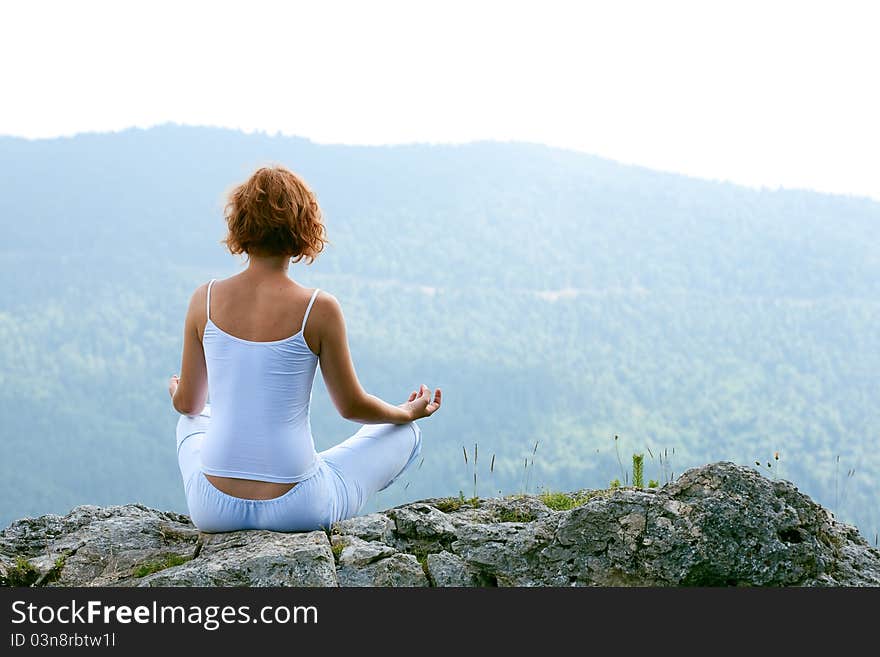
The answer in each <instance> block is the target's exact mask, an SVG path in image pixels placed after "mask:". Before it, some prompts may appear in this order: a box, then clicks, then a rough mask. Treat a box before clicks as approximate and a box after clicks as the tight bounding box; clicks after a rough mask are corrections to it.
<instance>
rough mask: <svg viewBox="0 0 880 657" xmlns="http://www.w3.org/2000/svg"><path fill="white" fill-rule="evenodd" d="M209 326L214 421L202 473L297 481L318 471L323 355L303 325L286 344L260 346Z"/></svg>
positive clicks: (208, 359) (204, 342)
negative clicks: (316, 411) (315, 404)
mask: <svg viewBox="0 0 880 657" xmlns="http://www.w3.org/2000/svg"><path fill="white" fill-rule="evenodd" d="M213 284H214V279H211V282H210V283H208V301H207V306H208V309H207V310H208V321H207V322H206V324H205V334H204V336H203V338H202V345H203V347H204V350H205V363H206V365H207V368H208V391H209V395H210V400H211V422H210V424H209V425H208V430H207V431H206V433H205V439H204V441H203V443H202V472H204V473H206V474H209V475H216V476H218V477H235V478H238V479H255V480H258V481H272V482H277V483H293V482H297V481H302V480H303V479H307V478H308V477H309V476H311V475H312V474H313V473H314V472H315V468H316V467H317V458H316V453H315V442H314V439H313V438H312V426H311V421H310V416H309V404H310V402H311V400H312V383H313V382H314V379H315V369H316V367H317V364H318V356H317V355H315V353H314V352H313V351H312V350H311V349H309V346H308V345H307V344H306V341H305V338H304V337H303V331H304V330H305V327H306V320H308V318H309V312H310V311H311V310H312V304H314V303H315V298H316V297H317V296H318V289H315V291H314V292H313V293H312V298H311V299H310V300H309V305H308V307H307V308H306V314H305V316H304V317H303V322H302V327H301V328H300V330H299V332H298V333H296V334H295V335H291V336H290V337H289V338H284V339H283V340H272V341H270V342H254V341H252V340H243V339H242V338H237V337H235V336H234V335H230V334H229V333H226V332H225V331H223V330H222V329H220V328H219V327H218V326H217V325H216V324H214V322H212V321H211V286H212V285H213Z"/></svg>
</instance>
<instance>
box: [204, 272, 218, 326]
mask: <svg viewBox="0 0 880 657" xmlns="http://www.w3.org/2000/svg"><path fill="white" fill-rule="evenodd" d="M215 280H217V279H215V278H212V279H211V280H210V281H209V282H208V298H207V300H206V302H205V311H206V313H207V316H208V319H211V286H212V285H213V284H214V281H215Z"/></svg>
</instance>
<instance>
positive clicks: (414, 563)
mask: <svg viewBox="0 0 880 657" xmlns="http://www.w3.org/2000/svg"><path fill="white" fill-rule="evenodd" d="M336 574H337V577H338V578H339V586H428V578H427V577H426V576H425V571H424V570H422V564H420V563H419V560H418V559H416V558H415V557H414V556H413V555H411V554H404V553H402V552H395V553H394V554H392V555H391V556H390V557H387V558H385V559H380V560H379V561H375V562H373V563H370V564H367V565H364V566H343V565H340V567H339V569H338V570H337V571H336Z"/></svg>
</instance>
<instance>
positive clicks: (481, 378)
mask: <svg viewBox="0 0 880 657" xmlns="http://www.w3.org/2000/svg"><path fill="white" fill-rule="evenodd" d="M267 162H280V163H283V164H285V165H286V166H289V167H290V168H292V169H294V170H296V171H298V172H299V173H301V174H302V175H303V176H304V177H305V179H306V180H307V181H309V183H310V184H311V185H312V187H313V188H314V189H315V191H316V193H317V195H318V197H319V201H320V202H321V204H322V207H323V208H324V212H325V216H326V222H327V229H328V234H329V237H330V239H331V242H332V243H331V245H330V246H329V247H328V248H327V250H326V251H325V253H324V254H322V256H321V257H320V258H319V259H318V261H317V262H316V263H315V264H314V265H312V266H310V267H309V266H305V265H302V264H299V265H294V266H292V268H291V275H292V276H293V277H294V278H296V279H297V280H299V281H300V282H302V283H303V284H305V285H308V286H319V287H321V288H324V289H327V290H329V291H330V292H332V293H333V294H334V295H336V297H337V298H338V299H339V300H340V302H341V303H342V305H343V308H344V310H345V313H346V317H347V320H348V323H349V337H350V340H351V345H352V352H353V355H354V358H355V364H356V366H357V369H358V373H359V376H360V378H361V380H362V382H363V383H364V385H365V387H367V389H368V390H369V391H370V392H373V393H375V394H378V395H380V396H383V397H384V398H386V399H388V400H389V401H393V402H395V403H397V402H400V401H403V400H404V399H405V397H406V395H407V393H408V392H409V391H410V390H411V389H414V388H415V387H416V386H417V385H418V384H419V383H426V384H427V385H429V386H432V387H434V386H441V387H443V389H444V393H445V396H444V408H443V409H442V410H441V412H440V413H438V414H437V415H436V416H435V417H433V418H430V419H426V420H422V421H421V423H422V427H423V430H424V438H425V445H424V449H423V456H424V463H423V464H422V466H421V468H420V469H419V470H418V471H416V472H412V473H411V474H410V475H409V476H408V477H407V478H405V480H404V482H403V483H402V484H400V485H397V486H395V487H393V488H392V489H390V490H388V491H385V492H384V493H382V497H381V498H380V499H379V500H377V501H376V505H377V506H388V505H390V504H395V503H399V502H403V501H406V500H411V499H416V498H419V497H425V496H434V495H449V494H453V495H455V494H457V493H458V491H459V490H463V491H464V492H465V493H466V494H468V495H469V494H471V492H472V489H473V474H472V470H471V469H470V465H472V464H470V465H468V466H466V465H465V463H464V459H463V456H462V446H463V445H465V446H467V447H468V450H470V451H472V450H473V445H474V444H475V443H478V444H479V452H480V459H479V462H478V468H479V472H478V474H479V477H478V485H479V491H478V492H479V493H480V494H481V495H488V494H491V493H492V492H497V491H498V490H501V491H503V492H504V493H509V492H519V491H522V490H524V489H525V488H526V486H528V488H529V490H531V491H534V490H536V489H538V488H539V487H544V488H548V489H553V490H560V489H573V488H581V487H589V486H605V485H607V484H608V481H609V480H610V479H613V478H615V477H620V478H622V475H621V470H620V467H619V465H618V460H617V453H616V449H615V448H617V450H619V452H620V454H621V458H622V459H623V461H624V465H626V462H627V461H628V459H629V456H630V454H631V453H632V452H633V451H639V452H642V451H644V452H645V453H646V454H648V453H649V452H648V450H650V453H651V454H653V455H654V456H655V458H653V459H652V458H650V457H646V478H654V479H662V478H664V476H668V475H669V470H670V469H671V470H672V471H674V473H679V472H682V471H683V470H684V469H686V468H688V467H691V466H694V465H699V464H702V463H705V462H707V461H714V460H721V459H727V460H732V461H735V462H737V463H741V464H749V463H751V464H754V462H755V460H756V459H759V460H761V461H762V462H764V463H766V462H767V461H768V460H769V461H772V463H773V468H772V469H771V472H772V473H775V472H776V471H777V470H778V469H779V467H780V466H781V468H782V472H781V474H782V476H783V477H785V478H787V479H791V480H792V481H794V482H795V483H796V484H797V485H798V486H799V487H800V488H801V489H802V490H804V491H805V492H807V493H808V494H810V495H812V496H814V497H815V498H816V499H817V500H818V501H820V502H821V503H823V504H825V505H826V506H828V507H830V508H832V509H834V510H835V511H836V512H837V514H838V515H839V516H841V517H843V518H844V519H846V520H849V521H852V522H855V523H857V524H858V525H859V527H860V528H861V529H862V531H863V533H865V535H866V536H868V537H869V538H870V539H871V540H872V541H873V538H874V533H875V532H876V531H877V530H878V529H880V505H878V504H877V498H878V493H880V484H878V479H880V455H878V449H877V445H878V437H880V413H878V411H877V400H878V399H880V377H878V373H880V332H878V331H877V329H876V327H877V326H878V325H880V203H876V202H872V201H869V200H866V199H860V198H851V197H840V196H830V195H821V194H815V193H809V192H800V191H767V190H763V191H758V190H751V189H746V188H742V187H737V186H734V185H730V184H722V183H713V182H707V181H701V180H696V179H691V178H685V177H682V176H675V175H670V174H663V173H657V172H653V171H650V170H646V169H641V168H636V167H626V166H622V165H619V164H616V163H613V162H609V161H606V160H602V159H599V158H595V157H591V156H588V155H583V154H579V153H574V152H567V151H562V150H556V149H551V148H547V147H543V146H538V145H532V144H517V143H511V144H502V143H476V144H470V145H464V146H427V145H413V146H398V147H345V146H326V145H317V144H313V143H310V142H308V141H305V140H302V139H295V138H285V137H270V136H267V135H262V134H254V135H245V134H242V133H237V132H234V131H228V130H221V129H211V128H191V127H180V126H170V125H168V126H162V127H157V128H152V129H149V130H136V129H132V130H127V131H124V132H120V133H113V134H87V135H79V136H76V137H73V138H62V139H52V140H40V141H28V140H22V139H16V138H0V221H2V227H3V234H4V237H5V239H4V240H3V243H2V245H0V258H2V268H0V271H2V288H0V289H2V292H0V419H2V423H0V440H2V445H3V458H2V459H0V525H5V524H6V523H7V522H9V521H10V520H12V519H14V518H17V517H21V516H24V515H35V514H39V513H46V512H63V511H66V510H68V509H69V507H70V506H72V505H74V504H80V503H93V504H109V503H123V502H130V501H141V502H144V503H146V504H149V505H152V506H156V507H162V508H172V509H177V510H181V511H183V510H185V505H184V501H183V493H182V486H181V485H180V482H179V481H178V479H179V474H178V472H177V469H176V461H175V457H174V425H175V422H176V417H177V416H176V414H175V413H174V411H173V409H172V408H171V406H170V402H169V400H168V396H167V393H166V391H165V381H166V379H167V376H168V375H169V374H171V373H172V372H176V371H177V370H178V368H179V358H180V346H181V333H182V320H183V316H184V313H185V310H186V305H187V302H188V300H189V297H190V294H191V293H192V291H193V289H194V288H195V287H196V286H197V285H199V284H200V283H202V282H204V281H206V280H208V279H210V278H212V277H223V276H226V275H228V274H230V273H234V272H235V271H237V270H238V269H239V267H240V266H241V265H240V263H239V261H238V260H237V259H236V258H233V257H232V256H229V255H228V254H226V252H225V251H224V248H223V246H222V245H221V244H220V243H219V241H220V239H221V238H222V237H223V235H224V232H223V228H224V226H223V221H222V205H223V202H224V192H225V191H226V190H227V189H228V188H229V187H230V186H231V185H233V184H235V183H237V182H239V181H241V180H243V179H244V178H245V177H246V176H247V175H248V174H249V173H250V172H251V171H252V170H253V169H254V168H255V167H256V166H258V165H260V164H264V163H267ZM316 381H317V382H318V383H317V386H316V390H315V395H314V401H315V405H314V409H313V412H312V418H313V430H314V434H315V439H316V442H317V444H318V446H319V448H324V447H328V446H330V445H332V444H333V443H335V442H338V441H339V440H342V439H343V438H345V437H347V436H348V435H350V434H351V433H354V431H355V430H356V428H357V426H356V425H354V424H352V423H350V422H347V421H345V420H342V419H341V418H339V417H338V416H337V415H336V414H335V412H334V411H333V409H332V406H331V405H330V402H329V400H328V397H327V394H326V391H325V390H324V388H323V384H322V382H321V381H320V377H318V378H317V379H316ZM615 434H617V435H619V437H620V438H619V440H618V441H616V442H615V441H614V439H613V436H614V435H615ZM536 442H538V448H537V451H536V452H535V453H534V456H533V455H532V452H533V450H534V446H535V443H536ZM673 450H674V454H673ZM776 451H778V452H779V453H780V455H781V459H780V461H778V462H777V461H775V460H774V459H773V454H774V452H776ZM661 452H663V453H665V454H667V455H668V457H669V461H670V464H669V467H668V469H667V471H666V472H663V471H661V468H660V465H659V463H658V461H657V458H656V456H657V455H659V454H660V453H661ZM493 453H494V454H495V455H496V466H495V471H494V472H492V473H490V472H489V459H490V457H491V454H493ZM838 457H839V460H838ZM526 458H529V459H531V458H533V459H534V464H533V465H530V466H529V467H528V468H525V467H524V459H526ZM764 467H765V471H766V466H764ZM853 470H854V472H852V471H853ZM771 476H772V474H771Z"/></svg>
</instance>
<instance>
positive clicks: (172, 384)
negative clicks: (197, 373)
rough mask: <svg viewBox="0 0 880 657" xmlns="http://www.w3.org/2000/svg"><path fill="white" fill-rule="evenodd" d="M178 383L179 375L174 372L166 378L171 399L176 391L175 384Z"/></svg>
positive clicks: (177, 384)
mask: <svg viewBox="0 0 880 657" xmlns="http://www.w3.org/2000/svg"><path fill="white" fill-rule="evenodd" d="M179 385H180V377H179V376H177V375H176V374H172V375H171V378H170V379H168V394H169V395H171V399H174V393H175V392H177V386H179Z"/></svg>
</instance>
